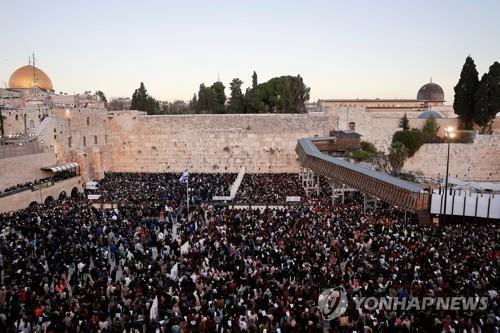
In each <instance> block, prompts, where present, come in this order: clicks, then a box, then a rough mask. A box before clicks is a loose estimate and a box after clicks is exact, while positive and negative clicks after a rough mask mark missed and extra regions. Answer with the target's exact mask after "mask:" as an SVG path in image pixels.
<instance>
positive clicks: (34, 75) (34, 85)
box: [33, 51, 36, 96]
mask: <svg viewBox="0 0 500 333" xmlns="http://www.w3.org/2000/svg"><path fill="white" fill-rule="evenodd" d="M33 95H35V96H36V68H35V51H33Z"/></svg>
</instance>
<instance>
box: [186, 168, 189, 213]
mask: <svg viewBox="0 0 500 333" xmlns="http://www.w3.org/2000/svg"><path fill="white" fill-rule="evenodd" d="M188 170H189V160H186V172H188V176H187V179H186V207H187V221H188V222H189V171H188Z"/></svg>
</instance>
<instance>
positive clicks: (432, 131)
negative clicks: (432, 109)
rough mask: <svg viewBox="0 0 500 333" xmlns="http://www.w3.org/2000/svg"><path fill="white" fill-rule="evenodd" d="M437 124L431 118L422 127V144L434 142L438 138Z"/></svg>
mask: <svg viewBox="0 0 500 333" xmlns="http://www.w3.org/2000/svg"><path fill="white" fill-rule="evenodd" d="M438 132H439V124H438V123H437V121H436V119H435V118H434V117H433V116H431V117H429V118H428V119H427V120H426V121H425V123H424V126H423V127H422V136H423V141H424V142H435V141H436V139H437V137H438V135H437V134H438Z"/></svg>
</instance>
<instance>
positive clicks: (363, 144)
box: [361, 141, 377, 154]
mask: <svg viewBox="0 0 500 333" xmlns="http://www.w3.org/2000/svg"><path fill="white" fill-rule="evenodd" d="M361 150H364V151H367V152H370V153H374V154H376V153H377V148H375V146H374V145H373V143H371V142H368V141H361Z"/></svg>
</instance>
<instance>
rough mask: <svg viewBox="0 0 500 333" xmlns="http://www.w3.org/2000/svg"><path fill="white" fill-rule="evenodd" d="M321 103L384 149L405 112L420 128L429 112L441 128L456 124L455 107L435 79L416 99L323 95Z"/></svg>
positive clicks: (345, 125)
mask: <svg viewBox="0 0 500 333" xmlns="http://www.w3.org/2000/svg"><path fill="white" fill-rule="evenodd" d="M318 104H319V106H320V108H321V109H322V110H323V111H324V112H330V113H333V114H334V115H335V116H337V118H338V124H337V128H338V129H340V130H349V131H356V132H357V133H359V134H361V135H362V136H363V140H365V141H370V142H372V143H373V144H374V145H375V146H376V147H377V148H378V149H381V150H386V149H387V148H388V147H389V145H390V143H391V139H392V135H393V134H394V132H396V131H397V130H399V129H400V128H399V122H400V120H401V118H402V117H403V116H404V115H405V114H406V116H407V117H408V119H409V121H410V126H411V127H416V128H421V127H422V126H423V124H424V122H425V120H426V119H427V118H428V116H429V115H433V116H435V117H436V118H437V119H440V120H439V122H440V124H443V125H445V126H441V127H442V128H444V127H446V126H447V125H452V126H456V125H457V123H456V122H457V118H456V115H455V114H454V113H453V107H452V106H451V105H445V98H444V92H443V89H442V88H441V87H440V86H439V85H438V84H436V83H434V82H432V80H431V82H429V83H427V84H424V85H423V86H422V87H420V89H419V90H418V92H417V97H416V98H415V99H378V98H375V99H322V100H319V101H318ZM429 112H431V113H429Z"/></svg>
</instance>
